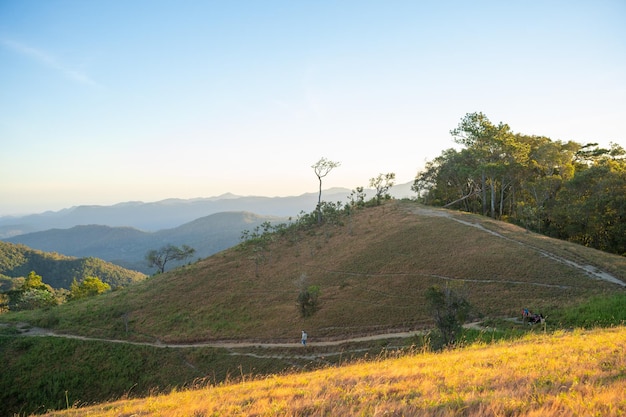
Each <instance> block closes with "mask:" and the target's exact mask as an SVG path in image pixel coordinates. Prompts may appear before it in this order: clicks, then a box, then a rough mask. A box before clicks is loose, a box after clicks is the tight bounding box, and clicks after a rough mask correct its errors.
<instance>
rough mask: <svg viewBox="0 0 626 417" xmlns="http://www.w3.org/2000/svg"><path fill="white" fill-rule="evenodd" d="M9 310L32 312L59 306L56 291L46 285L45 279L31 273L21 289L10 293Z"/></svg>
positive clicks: (33, 272)
mask: <svg viewBox="0 0 626 417" xmlns="http://www.w3.org/2000/svg"><path fill="white" fill-rule="evenodd" d="M7 295H8V297H9V301H8V307H9V310H13V311H19V310H32V309H36V308H41V307H47V306H53V305H57V304H58V300H57V299H56V297H55V291H54V289H53V288H52V287H50V286H49V285H47V284H44V282H43V278H42V277H41V276H40V275H37V273H35V271H31V272H30V273H29V274H28V276H27V277H26V279H25V280H24V283H23V285H22V287H21V288H19V289H17V290H13V291H9V292H8V294H7Z"/></svg>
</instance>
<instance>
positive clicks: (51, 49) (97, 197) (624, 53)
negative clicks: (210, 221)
mask: <svg viewBox="0 0 626 417" xmlns="http://www.w3.org/2000/svg"><path fill="white" fill-rule="evenodd" d="M476 111H482V112H483V113H485V114H486V115H487V116H488V117H489V118H490V120H491V121H492V122H494V123H498V122H505V123H508V124H509V125H510V126H511V129H512V130H513V131H514V132H519V133H524V134H536V135H545V136H548V137H550V138H551V139H553V140H564V141H566V140H574V141H577V142H580V143H587V142H599V143H600V144H603V145H608V143H609V142H615V143H619V144H621V145H622V146H624V147H626V134H625V133H624V130H625V129H624V123H625V122H626V1H624V0H614V1H605V0H594V1H591V0H586V1H576V0H567V1H543V0H541V1H540V0H537V1H533V0H527V1H501V0H498V1H480V0H478V1H435V0H432V1H419V0H407V1H394V0H388V1H387V0H386V1H367V0H359V1H349V0H334V1H324V0H310V1H298V0H288V1H272V0H254V1H238V0H232V1H217V0H215V1H210V0H204V1H199V0H198V1H191V0H182V1H174V0H172V1H155V0H149V1H139V0H87V1H84V0H76V1H58V0H39V1H38V0H30V1H23V0H0V144H1V148H0V216H1V215H7V214H17V213H28V212H41V211H45V210H58V209H61V208H64V207H70V206H74V205H80V204H107V205H108V204H114V203H117V202H122V201H129V200H141V201H156V200H160V199H164V198H169V197H178V198H192V197H210V196H216V195H220V194H222V193H226V192H232V193H235V194H240V195H265V196H285V195H299V194H302V193H305V192H315V191H316V190H317V185H318V184H317V178H316V177H315V174H314V173H313V170H312V169H311V165H313V164H314V163H315V162H316V161H317V160H319V159H320V158H321V157H326V158H328V159H330V160H333V161H338V162H341V166H340V167H339V168H337V169H335V170H334V171H333V172H331V173H330V174H329V175H328V176H327V177H326V178H325V179H324V188H328V187H333V186H340V187H346V188H350V189H354V188H356V187H357V186H367V185H368V182H369V179H370V178H372V177H375V176H377V175H378V174H379V173H387V172H395V173H396V177H397V183H406V182H410V181H412V180H413V178H414V177H415V175H416V173H417V172H418V170H419V169H420V168H422V167H423V164H424V161H425V160H431V159H433V158H434V157H436V156H438V155H439V154H440V153H441V151H442V150H444V149H447V148H450V147H454V146H456V145H455V144H454V142H453V140H452V137H451V136H450V133H449V131H450V130H451V129H453V128H455V127H456V126H457V125H458V123H459V121H460V120H461V118H462V117H463V116H464V115H465V114H466V113H470V112H476Z"/></svg>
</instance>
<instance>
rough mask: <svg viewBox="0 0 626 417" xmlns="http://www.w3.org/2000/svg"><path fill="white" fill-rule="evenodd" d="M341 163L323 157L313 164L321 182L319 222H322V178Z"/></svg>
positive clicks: (318, 198)
mask: <svg viewBox="0 0 626 417" xmlns="http://www.w3.org/2000/svg"><path fill="white" fill-rule="evenodd" d="M340 165H341V163H340V162H334V161H330V160H328V159H326V158H321V159H320V160H319V161H317V162H316V163H315V164H313V165H311V168H313V171H315V175H316V176H317V179H318V180H319V182H320V191H319V195H318V197H317V208H316V211H317V223H318V224H320V223H321V222H322V209H321V206H322V178H324V177H325V176H326V175H328V174H329V173H330V171H332V170H333V169H334V168H337V167H338V166H340Z"/></svg>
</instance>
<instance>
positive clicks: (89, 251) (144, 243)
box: [4, 212, 288, 274]
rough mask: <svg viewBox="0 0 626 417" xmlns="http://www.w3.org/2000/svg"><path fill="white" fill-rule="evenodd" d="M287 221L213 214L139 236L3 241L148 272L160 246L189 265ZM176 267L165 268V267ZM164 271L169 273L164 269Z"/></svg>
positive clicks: (79, 230) (90, 228)
mask: <svg viewBox="0 0 626 417" xmlns="http://www.w3.org/2000/svg"><path fill="white" fill-rule="evenodd" d="M287 221H288V218H285V217H275V216H261V215H257V214H254V213H250V212H219V213H214V214H210V215H208V216H205V217H201V218H198V219H195V220H192V221H190V222H187V223H184V224H182V225H180V226H178V227H175V228H171V229H162V230H159V231H156V232H144V231H141V230H138V229H135V228H132V227H128V226H125V227H112V226H107V225H77V226H73V227H71V228H69V229H56V228H55V229H50V230H45V231H40V232H33V233H27V234H23V235H18V236H14V237H12V238H8V239H4V241H6V242H11V243H15V244H18V243H19V244H23V245H26V246H28V247H30V248H33V249H37V250H41V251H45V252H57V253H62V254H64V255H68V256H75V257H95V258H99V259H102V260H104V261H107V262H111V263H114V264H116V265H119V266H121V267H124V268H127V269H132V270H135V271H140V272H142V273H144V274H150V273H153V272H154V268H150V267H149V266H148V264H147V263H146V262H145V255H146V253H147V252H148V251H149V250H152V249H159V248H160V247H162V246H165V245H168V244H172V245H176V246H179V245H188V246H191V247H192V248H194V249H195V253H194V259H198V258H206V257H208V256H210V255H212V254H214V253H217V252H219V251H221V250H224V249H226V248H229V247H231V246H234V245H236V244H237V243H239V241H240V238H241V233H242V232H243V231H244V230H246V229H247V230H251V229H254V228H255V227H256V226H260V225H261V224H262V223H264V222H270V223H285V222H287ZM178 265H180V262H179V263H176V262H171V265H169V267H175V266H178ZM168 269H169V268H168Z"/></svg>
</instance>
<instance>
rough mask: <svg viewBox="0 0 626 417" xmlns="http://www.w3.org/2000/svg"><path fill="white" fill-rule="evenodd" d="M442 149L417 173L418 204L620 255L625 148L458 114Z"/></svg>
mask: <svg viewBox="0 0 626 417" xmlns="http://www.w3.org/2000/svg"><path fill="white" fill-rule="evenodd" d="M450 133H451V135H452V136H453V138H454V140H455V142H456V143H458V144H459V145H461V146H462V147H461V149H448V150H445V151H444V152H442V154H441V155H440V156H438V157H437V158H435V159H434V160H432V161H430V162H428V163H427V164H426V166H425V169H424V170H423V171H422V172H420V173H418V175H417V177H416V179H415V181H414V183H413V190H414V191H416V192H417V193H418V198H420V199H421V200H422V201H423V202H424V203H426V204H431V205H437V206H443V207H450V208H458V209H460V210H464V211H468V212H472V213H479V214H483V215H488V216H490V217H492V218H497V219H501V220H505V221H511V222H514V223H517V224H520V225H522V226H524V227H526V228H528V229H530V230H533V231H537V232H541V233H545V234H548V235H550V236H554V237H559V238H562V239H566V240H570V241H574V242H578V243H581V244H583V245H586V246H590V247H594V248H597V249H602V250H605V251H608V252H612V253H617V254H621V255H626V242H625V240H626V239H625V238H624V236H626V233H625V230H624V229H625V227H626V226H624V224H626V204H625V202H624V199H625V198H626V197H625V196H626V159H625V156H626V151H624V149H623V148H622V147H621V146H619V145H617V144H611V146H610V148H609V149H606V148H601V147H599V146H598V145H597V144H596V143H587V144H580V143H576V142H573V141H567V142H563V141H559V140H556V141H553V140H551V139H549V138H547V137H544V136H534V135H525V134H521V133H515V132H513V131H512V130H511V128H510V127H509V126H508V125H507V124H505V123H498V124H494V123H492V122H491V121H490V120H489V119H488V118H487V116H486V115H484V114H483V113H468V114H466V115H465V116H464V117H463V118H462V119H461V121H460V122H459V124H458V126H457V127H456V128H455V129H452V130H451V131H450Z"/></svg>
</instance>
